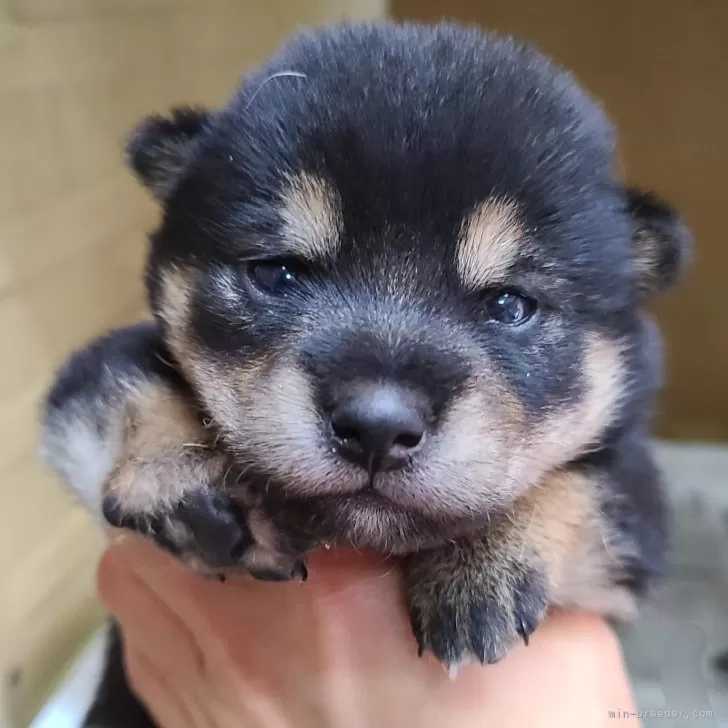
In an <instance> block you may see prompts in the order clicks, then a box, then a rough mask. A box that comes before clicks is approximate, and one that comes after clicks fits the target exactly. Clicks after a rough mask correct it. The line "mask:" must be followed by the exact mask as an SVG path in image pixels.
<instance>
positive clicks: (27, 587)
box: [0, 0, 728, 728]
mask: <svg viewBox="0 0 728 728" xmlns="http://www.w3.org/2000/svg"><path fill="white" fill-rule="evenodd" d="M388 15H389V16H394V17H397V18H402V19H424V20H437V19H439V18H441V17H443V16H447V17H452V18H459V19H462V20H467V21H472V22H477V23H479V24H481V25H483V26H485V27H488V28H493V29H496V30H499V31H504V32H512V33H514V34H516V35H519V36H521V37H523V38H525V39H529V40H531V41H535V42H536V43H537V44H538V45H540V46H541V47H542V49H543V50H545V51H546V52H547V53H549V54H550V55H552V56H554V57H555V58H556V59H557V60H559V61H560V62H562V63H563V64H565V65H566V66H568V67H569V68H571V69H573V70H574V71H575V73H576V74H577V76H578V77H579V78H580V79H581V80H582V82H583V83H584V84H585V85H586V86H587V87H588V88H589V89H590V90H591V92H592V93H593V94H595V95H596V96H597V97H598V98H599V99H601V101H602V102H603V103H604V104H605V105H606V107H607V109H608V111H609V112H610V114H611V115H612V117H613V118H614V119H615V121H616V122H617V124H618V126H619V128H620V131H621V148H622V159H623V167H624V170H625V175H626V177H627V178H628V180H629V181H631V182H634V183H639V184H642V185H645V186H647V187H651V188H654V189H655V190H656V191H658V192H659V193H660V194H662V195H663V196H665V197H666V198H668V199H669V200H671V201H672V202H673V203H674V204H675V205H676V206H677V207H678V208H679V209H680V210H681V211H682V212H683V213H684V214H685V216H686V218H687V220H688V222H689V223H690V225H691V226H692V228H693V230H694V232H695V235H696V241H697V246H696V247H697V254H696V262H695V264H694V266H693V269H692V274H691V276H690V278H689V279H688V280H687V281H686V282H685V283H683V284H682V285H681V287H680V288H679V289H678V290H677V291H676V292H675V293H674V294H671V295H670V296H668V297H667V298H666V299H664V300H663V301H662V302H660V303H659V305H658V308H657V309H656V313H657V315H658V316H659V318H660V320H661V322H662V325H663V327H664V330H665V334H666V337H667V341H668V375H669V384H668V386H667V389H666V391H665V393H664V396H663V399H662V409H661V412H660V416H659V418H658V421H657V423H656V434H657V435H659V437H660V441H659V443H658V445H657V446H658V449H659V453H660V458H661V461H662V463H663V466H664V468H665V470H666V472H667V475H668V483H669V488H670V492H671V496H672V498H673V503H674V510H675V514H676V518H675V522H676V527H677V531H676V549H675V553H674V556H673V563H672V566H671V579H670V581H669V583H668V585H667V587H666V590H665V594H664V596H663V599H662V600H661V602H660V604H659V605H658V606H656V607H654V609H653V612H651V613H650V614H649V615H648V617H647V618H646V619H643V620H642V621H641V622H640V623H639V624H638V625H637V626H636V627H634V628H631V629H630V630H625V631H624V632H623V633H622V634H623V639H624V644H625V650H626V653H627V657H628V662H629V666H630V670H631V671H632V674H633V678H634V681H635V686H636V691H637V694H638V699H639V702H640V706H641V707H643V708H645V709H651V708H654V709H660V708H664V707H666V706H668V704H669V707H674V708H676V709H678V708H677V707H676V704H675V703H676V701H677V703H681V701H682V703H681V706H682V707H683V708H684V709H689V710H693V709H699V710H713V717H712V718H711V717H710V716H709V715H704V716H701V720H700V722H699V724H700V725H705V726H708V725H714V726H718V725H728V722H726V721H728V697H727V696H728V677H726V673H722V672H721V670H720V669H717V668H716V666H715V664H714V658H715V656H716V655H718V654H719V653H720V651H721V649H728V588H726V549H727V544H728V538H727V533H728V530H727V529H728V516H727V515H726V514H728V325H727V324H726V321H725V310H724V308H723V306H724V296H725V295H726V294H728V286H727V285H726V282H725V275H726V271H727V270H728V247H727V246H726V245H725V243H724V225H725V223H724V219H725V217H724V216H725V208H724V207H723V205H724V204H725V203H724V202H723V196H724V194H725V188H726V184H725V175H726V170H727V169H728V135H726V133H725V132H726V129H728V43H726V38H728V2H726V0H690V1H688V0H591V2H584V0H548V1H546V0H509V2H498V1H497V0H448V1H447V2H444V1H443V0H391V2H387V1H386V0H297V1H296V2H294V3H291V2H289V1H288V0H264V1H262V0H0V346H1V347H2V356H0V489H1V492H2V495H3V498H4V500H3V508H2V509H0V726H1V727H2V728H26V727H27V726H29V725H30V724H31V722H32V721H33V719H34V717H35V723H33V726H34V728H35V727H37V726H41V725H42V726H43V728H73V726H75V725H77V724H76V723H74V722H73V718H72V717H71V715H72V713H73V711H74V709H75V708H74V706H76V703H77V701H78V700H82V697H78V698H77V697H76V695H75V693H74V690H75V689H76V688H79V689H80V691H81V692H80V693H79V695H80V694H81V693H83V684H84V680H83V679H82V677H81V678H78V677H76V678H74V677H73V676H74V675H76V676H78V675H79V674H80V673H78V671H77V670H76V671H75V672H74V671H73V670H71V671H70V672H69V668H70V667H72V666H74V665H78V664H79V663H78V662H77V658H78V657H79V655H81V654H84V655H85V657H84V658H83V659H85V660H91V662H93V659H92V656H90V654H91V653H90V652H89V651H86V652H82V651H83V648H84V646H85V645H86V644H87V643H88V639H89V637H90V636H91V635H92V634H93V632H94V629H95V628H96V627H97V626H98V625H99V623H100V621H101V619H102V612H101V609H100V607H99V606H98V603H97V601H96V599H95V597H94V568H95V561H96V557H97V555H98V553H99V550H100V548H101V546H102V541H101V538H100V536H99V535H98V534H97V532H96V531H95V530H94V528H93V527H92V526H91V525H90V524H89V522H88V520H87V518H86V516H85V515H84V514H83V513H82V512H81V511H80V510H79V509H78V508H77V507H75V506H73V505H72V503H71V501H70V499H69V498H68V497H67V496H66V495H65V494H64V493H63V492H62V491H61V489H60V488H59V487H58V484H57V482H55V481H54V479H53V478H51V477H50V476H49V474H48V473H46V472H45V471H44V469H43V466H42V464H41V463H40V462H39V461H38V459H37V458H36V455H35V448H36V439H37V432H36V425H35V423H36V417H37V411H38V410H37V408H38V400H39V396H40V395H41V393H42V392H43V390H44V388H45V387H46V386H47V384H48V382H49V378H50V376H51V374H52V372H53V370H54V369H55V368H56V367H57V366H58V365H59V364H60V363H61V362H62V360H63V359H64V357H65V356H66V355H67V354H68V352H69V351H70V349H71V348H74V347H76V346H78V345H79V344H81V343H83V342H84V341H85V340H87V339H88V338H89V337H91V336H93V335H94V334H96V333H98V332H100V331H103V330H105V329H108V328H110V327H113V326H117V325H119V324H122V323H126V322H129V321H132V320H135V319H138V318H140V317H141V316H143V315H145V311H144V307H145V304H144V296H143V290H142V282H141V275H140V272H141V267H142V263H143V258H144V252H145V247H146V238H145V234H146V232H147V231H148V230H149V229H150V228H151V227H152V226H153V224H154V218H155V209H154V206H153V205H152V203H151V202H150V201H149V200H148V198H147V196H146V195H145V193H144V192H143V191H142V190H141V188H139V187H138V186H137V184H136V183H135V182H134V180H133V179H132V178H131V175H130V174H129V173H127V172H126V171H125V169H124V168H123V166H122V163H121V156H120V152H119V145H120V141H121V139H122V137H123V136H124V134H125V133H126V132H127V131H128V130H129V129H130V128H131V127H132V125H133V124H134V123H135V122H136V121H137V120H138V118H139V117H140V116H142V115H144V114H146V113H149V112H152V111H164V110H165V108H166V107H168V106H170V105H171V104H174V103H179V102H186V103H187V102H192V103H204V104H211V105H214V104H217V103H220V102H222V101H224V100H225V98H226V96H227V95H228V94H229V93H230V92H231V90H232V89H233V87H234V86H235V84H236V83H237V81H238V78H239V76H240V74H241V73H242V72H244V71H245V69H246V68H248V67H250V66H251V65H252V64H255V63H256V62H258V61H259V60H260V59H261V58H262V57H263V56H264V55H266V54H267V53H269V52H270V51H271V50H273V49H274V48H275V46H277V45H278V44H279V43H280V42H281V41H282V40H283V39H284V38H285V37H286V36H287V35H288V34H289V33H290V32H291V31H292V30H293V29H294V28H295V27H297V26H299V25H311V24H314V25H317V24H320V23H323V22H327V21H332V20H336V19H341V18H364V17H385V16H388ZM84 669H85V668H84ZM89 669H91V668H89ZM69 675H70V676H71V678H73V679H72V680H71V683H68V682H67V678H68V677H69ZM686 680H687V681H688V683H689V686H688V687H689V689H685V690H682V692H681V691H680V690H679V689H677V687H678V686H679V685H684V684H688V683H685V681H686ZM691 680H692V683H691V682H690V681H691ZM69 685H70V687H69ZM56 688H60V689H61V692H60V693H58V692H54V690H56ZM691 690H692V693H691V692H690V691H691ZM51 696H55V697H53V699H52V700H51V702H50V703H48V702H47V701H48V699H49V698H50V697H51ZM59 696H60V697H59ZM696 696H698V697H696ZM64 701H65V702H64ZM696 701H697V702H696ZM42 706H45V707H44V708H43V711H42V712H41V713H40V715H37V714H38V711H39V710H40V709H41V707H42ZM617 707H618V706H617ZM721 721H723V722H721ZM651 724H652V723H651V722H650V720H649V719H647V720H645V725H651ZM658 724H659V725H661V726H665V725H670V721H666V720H665V719H659V720H657V722H655V723H654V725H658ZM678 724H682V723H675V725H678Z"/></svg>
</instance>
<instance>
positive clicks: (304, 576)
mask: <svg viewBox="0 0 728 728" xmlns="http://www.w3.org/2000/svg"><path fill="white" fill-rule="evenodd" d="M298 572H299V577H300V579H301V581H303V582H306V581H308V568H307V567H306V564H304V563H303V561H302V562H301V563H300V564H299V567H298Z"/></svg>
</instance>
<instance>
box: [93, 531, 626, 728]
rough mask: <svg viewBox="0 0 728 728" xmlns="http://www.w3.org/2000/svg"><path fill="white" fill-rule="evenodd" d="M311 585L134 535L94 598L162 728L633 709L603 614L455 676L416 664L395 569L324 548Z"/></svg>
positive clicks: (457, 723) (320, 725)
mask: <svg viewBox="0 0 728 728" xmlns="http://www.w3.org/2000/svg"><path fill="white" fill-rule="evenodd" d="M309 574H310V576H309V580H308V582H307V583H306V584H300V583H294V582H288V583H278V584H269V583H262V582H255V581H247V580H245V581H243V580H241V581H238V582H235V581H232V582H228V583H226V584H219V583H216V582H213V581H207V580H204V579H202V578H200V577H199V576H197V575H195V574H193V573H191V572H189V571H187V570H186V569H185V568H184V567H182V566H181V565H180V564H178V563H177V562H176V561H174V560H173V559H172V558H171V557H169V556H168V555H166V554H164V553H162V552H161V551H159V550H157V549H156V548H155V547H154V546H152V545H151V544H149V543H147V542H145V541H143V540H142V539H141V538H139V537H136V536H125V537H124V538H123V539H122V541H121V542H120V543H118V544H116V545H114V546H112V547H110V549H109V550H108V551H107V553H106V554H105V555H104V557H103V559H102V563H101V566H100V569H99V585H100V590H101V595H102V598H103V599H104V601H105V603H106V604H107V606H108V607H109V609H110V611H111V612H112V613H113V614H114V615H115V617H116V618H117V619H118V620H119V622H120V624H121V627H122V630H123V633H124V639H125V650H126V661H127V668H128V672H129V676H130V680H131V683H132V685H133V686H134V689H135V691H136V692H137V693H138V694H139V695H140V697H141V698H142V699H143V701H144V702H145V703H146V704H147V705H148V706H149V708H150V710H151V712H152V713H153V714H154V716H155V718H156V720H157V721H158V722H159V724H160V726H161V727H162V728H241V727H244V728H289V727H294V726H295V728H359V727H361V728H364V727H368V726H376V727H377V728H395V727H396V728H415V727H416V728H430V727H432V728H435V727H437V728H442V726H448V728H471V727H475V726H484V725H497V726H500V727H502V728H516V727H517V728H522V727H523V726H529V728H552V727H553V728H556V727H557V726H558V727H559V728H566V727H571V726H574V728H577V727H578V728H597V727H602V726H604V727H605V728H606V726H609V725H611V723H612V720H611V719H610V718H609V711H610V710H612V711H614V710H622V711H630V710H633V709H634V705H633V701H632V697H631V694H630V689H629V685H628V682H627V678H626V676H625V671H624V666H623V663H622V657H621V653H620V650H619V646H618V643H617V641H616V638H615V637H614V635H613V633H612V632H611V630H610V629H609V628H608V627H607V626H606V625H605V624H604V622H603V621H602V620H601V619H599V618H598V617H596V616H593V615H589V614H586V613H569V612H555V613H553V614H552V615H550V616H549V617H547V619H546V620H545V621H544V623H543V624H542V625H541V626H540V627H539V629H538V630H537V631H536V633H535V634H534V635H533V636H532V638H531V641H530V644H529V646H528V647H527V648H526V647H525V646H523V645H518V646H516V647H515V648H514V649H513V650H512V651H511V652H510V653H509V655H508V657H507V658H506V659H505V660H503V661H502V662H500V663H498V664H497V665H491V666H487V667H485V668H482V667H480V666H479V665H473V666H470V667H466V668H464V669H463V670H462V671H461V673H460V675H459V676H458V678H457V679H456V680H454V681H453V680H450V678H449V677H448V675H447V674H446V672H445V671H444V670H443V668H442V667H441V666H440V665H439V664H438V663H437V662H436V661H435V660H434V659H433V658H432V657H431V656H430V655H427V654H426V655H425V656H424V657H423V658H421V659H420V658H418V657H417V648H416V644H415V641H414V638H413V636H412V633H411V630H410V626H409V621H408V618H407V614H406V610H405V606H404V602H403V598H402V590H401V584H400V580H399V575H398V573H397V570H396V568H395V566H394V563H393V562H384V561H382V560H380V559H378V558H376V557H374V556H370V555H364V554H359V553H356V552H352V551H346V550H341V551H331V552H318V553H315V554H313V555H312V557H311V559H310V561H309ZM622 724H624V725H639V721H638V720H637V719H636V718H634V719H630V720H627V721H624V720H623V721H621V723H620V725H622Z"/></svg>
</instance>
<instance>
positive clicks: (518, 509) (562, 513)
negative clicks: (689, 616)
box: [499, 470, 636, 617]
mask: <svg viewBox="0 0 728 728" xmlns="http://www.w3.org/2000/svg"><path fill="white" fill-rule="evenodd" d="M601 487H602V485H601V484H600V483H598V482H595V481H592V480H590V479H589V478H588V477H587V476H586V475H584V474H582V473H578V472H573V471H569V470H558V471H556V472H554V473H552V474H551V475H549V476H547V478H546V479H545V480H544V481H543V482H542V483H541V484H539V486H537V487H536V488H533V489H532V490H531V491H529V492H528V493H527V494H526V495H524V496H523V497H522V498H521V499H519V500H518V502H517V503H516V505H515V507H514V508H513V510H512V512H511V513H510V514H509V516H508V518H507V522H503V523H502V524H501V529H503V530H501V531H500V533H499V539H500V540H501V542H502V543H503V544H504V547H505V548H506V549H507V552H508V554H509V557H510V558H511V559H513V558H514V556H515V555H516V554H517V555H518V558H520V559H523V558H528V559H532V558H534V557H535V558H536V559H537V560H538V561H541V562H542V563H543V566H544V567H545V569H546V573H547V575H548V581H549V589H550V601H551V602H552V603H553V604H558V605H565V606H566V605H569V606H578V607H581V608H584V609H590V610H594V611H599V612H601V613H603V614H607V615H610V616H617V617H620V616H629V615H630V614H632V613H633V612H634V610H635V608H636V603H635V600H634V597H633V595H632V594H631V593H630V592H629V591H628V590H626V589H622V588H619V587H615V586H614V584H613V582H612V575H611V571H612V570H613V568H614V566H615V565H616V564H617V563H623V560H624V557H626V556H628V555H629V549H628V548H627V545H626V544H625V543H624V541H623V540H622V539H620V538H619V537H618V536H617V535H616V534H607V533H606V529H607V526H606V524H605V523H604V519H603V517H602V515H601V512H600V507H599V491H600V488H601ZM609 536H611V542H610V540H608V537H609Z"/></svg>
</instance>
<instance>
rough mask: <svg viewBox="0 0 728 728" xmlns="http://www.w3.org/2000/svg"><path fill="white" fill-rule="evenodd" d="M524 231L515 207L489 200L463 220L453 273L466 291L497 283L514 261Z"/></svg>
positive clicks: (500, 201) (499, 200)
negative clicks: (456, 273) (467, 288)
mask: <svg viewBox="0 0 728 728" xmlns="http://www.w3.org/2000/svg"><path fill="white" fill-rule="evenodd" d="M523 240H524V229H523V225H522V223H521V221H520V220H519V217H518V210H517V208H516V205H515V203H512V202H509V201H508V200H503V199H498V198H492V199H489V200H486V201H485V202H482V203H480V204H479V205H478V206H477V207H476V208H475V209H474V210H473V211H472V212H471V213H470V215H468V217H467V218H465V219H464V220H463V224H462V226H461V229H460V236H459V239H458V251H457V271H458V275H459V276H460V278H461V280H462V282H463V283H464V284H465V285H466V286H467V287H469V288H482V287H484V286H487V285H488V284H490V283H494V282H497V281H498V280H501V279H502V278H503V277H504V276H505V274H506V273H507V272H508V269H509V267H510V266H511V265H512V264H513V262H514V261H515V260H516V258H517V257H518V253H519V251H520V249H521V246H522V243H523Z"/></svg>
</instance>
